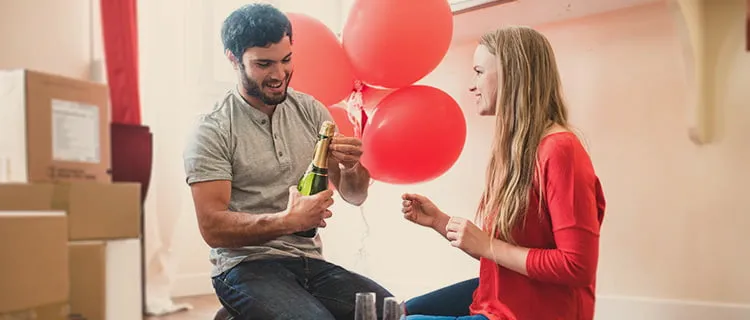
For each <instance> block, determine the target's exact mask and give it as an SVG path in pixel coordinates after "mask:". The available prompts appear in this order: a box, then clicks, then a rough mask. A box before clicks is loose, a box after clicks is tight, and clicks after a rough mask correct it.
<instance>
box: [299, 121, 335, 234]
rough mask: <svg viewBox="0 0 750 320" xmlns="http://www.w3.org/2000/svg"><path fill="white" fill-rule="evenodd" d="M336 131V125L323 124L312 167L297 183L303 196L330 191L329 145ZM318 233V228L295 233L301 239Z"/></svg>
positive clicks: (331, 123)
mask: <svg viewBox="0 0 750 320" xmlns="http://www.w3.org/2000/svg"><path fill="white" fill-rule="evenodd" d="M335 130H336V125H335V124H334V123H333V122H331V121H325V122H323V125H321V127H320V131H319V132H318V142H317V143H316V144H315V152H314V153H313V159H312V162H311V163H310V166H309V167H307V171H305V174H304V175H302V178H300V179H299V183H297V190H299V193H300V194H301V195H303V196H309V195H314V194H316V193H318V192H321V191H324V190H327V189H328V145H329V144H330V143H331V138H332V137H333V133H334V132H335ZM317 233H318V228H312V229H310V230H306V231H300V232H296V233H294V234H295V235H298V236H300V237H307V238H312V237H315V235H316V234H317Z"/></svg>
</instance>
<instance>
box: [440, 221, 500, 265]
mask: <svg viewBox="0 0 750 320" xmlns="http://www.w3.org/2000/svg"><path fill="white" fill-rule="evenodd" d="M445 230H446V234H445V237H446V238H447V239H448V241H450V242H451V245H452V246H454V247H456V248H459V249H461V250H463V251H464V252H466V253H467V254H469V255H470V256H472V257H474V258H476V259H479V258H480V257H489V256H490V255H489V254H488V253H489V252H490V242H491V241H492V239H491V238H490V235H489V233H486V232H484V231H482V230H481V229H479V227H477V226H476V225H475V224H474V223H472V222H471V221H469V220H466V219H464V218H459V217H451V218H450V220H449V221H448V224H447V225H446V226H445Z"/></svg>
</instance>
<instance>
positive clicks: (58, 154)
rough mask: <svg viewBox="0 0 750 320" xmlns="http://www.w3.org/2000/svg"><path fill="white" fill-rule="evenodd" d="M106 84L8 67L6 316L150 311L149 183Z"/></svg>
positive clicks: (2, 242) (1, 294)
mask: <svg viewBox="0 0 750 320" xmlns="http://www.w3.org/2000/svg"><path fill="white" fill-rule="evenodd" d="M109 114H110V112H109V95H108V89H107V87H106V86H105V85H103V84H98V83H92V82H86V81H81V80H76V79H70V78H66V77H61V76H56V75H51V74H45V73H40V72H34V71H30V70H0V320H5V319H39V320H45V319H55V320H59V319H76V320H83V319H86V320H116V319H123V320H134V319H141V318H142V310H143V307H142V291H143V287H142V273H141V270H142V269H141V248H142V246H141V220H142V219H141V194H140V193H141V188H140V185H139V184H137V183H113V182H112V179H111V175H110V167H111V166H110V164H111V160H110V158H111V156H110V153H111V148H110V134H109V121H110V118H109Z"/></svg>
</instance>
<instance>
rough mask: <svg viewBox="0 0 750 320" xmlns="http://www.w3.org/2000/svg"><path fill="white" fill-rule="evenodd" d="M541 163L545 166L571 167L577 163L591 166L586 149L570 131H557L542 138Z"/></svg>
mask: <svg viewBox="0 0 750 320" xmlns="http://www.w3.org/2000/svg"><path fill="white" fill-rule="evenodd" d="M537 155H538V158H539V160H540V162H541V163H542V164H544V165H548V166H549V165H553V166H554V165H563V166H570V165H573V164H575V163H581V162H583V164H589V162H590V160H589V156H588V152H587V151H586V148H585V147H584V146H583V144H582V143H581V140H580V139H579V138H578V136H577V135H576V134H575V133H573V132H572V131H569V130H561V131H555V132H551V133H549V134H547V135H546V136H544V137H543V138H542V141H541V142H540V144H539V148H538V149H537Z"/></svg>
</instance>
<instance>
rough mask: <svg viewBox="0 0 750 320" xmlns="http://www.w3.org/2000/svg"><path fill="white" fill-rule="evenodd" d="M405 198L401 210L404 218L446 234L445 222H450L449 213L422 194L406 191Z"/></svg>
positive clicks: (403, 196)
mask: <svg viewBox="0 0 750 320" xmlns="http://www.w3.org/2000/svg"><path fill="white" fill-rule="evenodd" d="M401 199H403V202H402V204H401V205H402V208H401V211H402V212H403V213H404V218H406V220H409V221H411V222H414V223H416V224H418V225H420V226H425V227H430V228H433V229H435V231H438V232H440V233H441V234H443V235H445V227H444V226H445V224H446V223H447V222H448V215H447V214H445V213H444V212H442V211H440V209H438V208H437V206H435V204H434V203H432V201H430V199H427V197H425V196H423V195H420V194H413V193H405V194H403V195H402V196H401Z"/></svg>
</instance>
